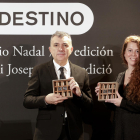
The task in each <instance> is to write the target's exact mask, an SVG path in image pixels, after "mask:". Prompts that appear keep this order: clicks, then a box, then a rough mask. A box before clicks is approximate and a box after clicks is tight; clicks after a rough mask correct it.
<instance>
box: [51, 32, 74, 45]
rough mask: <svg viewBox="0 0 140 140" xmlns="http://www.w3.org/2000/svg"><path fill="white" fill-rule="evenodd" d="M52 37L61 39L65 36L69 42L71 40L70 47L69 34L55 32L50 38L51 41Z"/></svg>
mask: <svg viewBox="0 0 140 140" xmlns="http://www.w3.org/2000/svg"><path fill="white" fill-rule="evenodd" d="M54 36H57V37H59V38H63V37H64V36H67V37H68V38H69V39H70V40H71V45H72V39H71V36H70V34H68V33H66V32H63V31H56V32H55V33H54V34H53V35H52V36H51V40H52V38H53V37H54ZM51 40H50V44H51Z"/></svg>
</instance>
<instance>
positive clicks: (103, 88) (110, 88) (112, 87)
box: [98, 82, 118, 101]
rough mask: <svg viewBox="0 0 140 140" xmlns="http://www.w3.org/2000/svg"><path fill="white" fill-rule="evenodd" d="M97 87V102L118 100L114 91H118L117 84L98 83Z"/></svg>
mask: <svg viewBox="0 0 140 140" xmlns="http://www.w3.org/2000/svg"><path fill="white" fill-rule="evenodd" d="M99 86H100V90H99V94H98V101H105V100H106V99H115V98H118V97H117V94H116V91H118V83H117V82H99Z"/></svg>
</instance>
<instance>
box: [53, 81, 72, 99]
mask: <svg viewBox="0 0 140 140" xmlns="http://www.w3.org/2000/svg"><path fill="white" fill-rule="evenodd" d="M52 82H53V93H55V94H59V95H62V96H63V97H67V98H72V97H73V93H72V91H71V90H70V86H69V82H70V79H69V80H68V79H60V80H53V81H52Z"/></svg>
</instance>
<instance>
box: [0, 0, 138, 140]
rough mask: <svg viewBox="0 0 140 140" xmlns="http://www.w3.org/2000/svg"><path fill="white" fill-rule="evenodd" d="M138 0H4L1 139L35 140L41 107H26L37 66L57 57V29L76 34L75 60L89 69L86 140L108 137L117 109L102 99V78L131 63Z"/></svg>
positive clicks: (0, 17)
mask: <svg viewBox="0 0 140 140" xmlns="http://www.w3.org/2000/svg"><path fill="white" fill-rule="evenodd" d="M139 5H140V1H139V0H98V1H97V0H96V1H95V0H80V1H76V0H3V1H2V0H0V140H32V138H33V134H34V129H35V122H36V115H37V109H32V110H29V109H25V108H24V107H23V98H24V93H25V91H26V88H27V83H28V80H29V78H30V77H31V73H32V69H33V67H34V66H35V65H39V64H41V63H44V62H47V61H49V60H51V59H52V56H51V54H50V52H49V49H48V48H49V46H50V37H51V35H52V34H53V33H54V32H55V31H57V30H58V31H65V32H68V33H69V34H70V35H71V36H72V43H73V47H74V51H73V53H72V55H71V56H70V60H71V61H72V62H73V63H75V64H77V65H79V66H81V67H83V68H84V69H86V71H87V72H88V74H89V79H90V88H91V91H92V96H93V101H94V105H93V109H92V110H91V112H82V115H83V120H84V136H85V140H102V139H105V140H108V139H109V137H110V131H111V127H112V117H111V116H112V115H113V114H112V112H111V111H110V110H108V109H107V108H106V107H105V105H104V103H103V102H98V100H97V96H96V93H95V86H96V85H97V83H98V82H113V81H115V80H116V77H117V75H118V73H120V72H122V71H124V70H125V69H126V68H125V67H124V65H123V64H122V60H121V57H120V53H121V48H122V45H123V41H124V39H125V38H126V37H127V36H129V35H140V26H139V23H140V18H139V13H140V8H139Z"/></svg>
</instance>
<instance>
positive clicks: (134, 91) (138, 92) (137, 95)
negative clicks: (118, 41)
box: [121, 35, 140, 103]
mask: <svg viewBox="0 0 140 140" xmlns="http://www.w3.org/2000/svg"><path fill="white" fill-rule="evenodd" d="M129 42H134V43H136V44H137V46H138V49H139V59H138V60H137V62H136V64H135V66H134V67H135V68H134V70H133V71H132V73H131V77H130V82H129V86H128V90H127V95H126V98H127V99H128V100H131V101H132V102H133V103H140V36H136V35H133V36H128V37H127V38H126V39H125V41H124V45H123V48H122V53H121V56H122V59H123V62H124V63H125V64H126V65H127V61H126V59H125V57H124V53H125V50H126V48H127V44H128V43H129Z"/></svg>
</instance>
